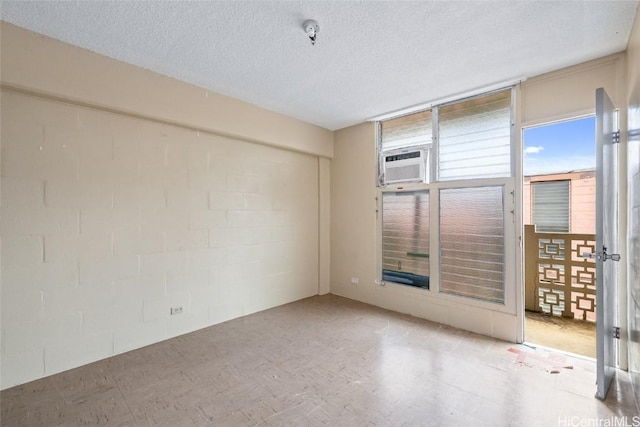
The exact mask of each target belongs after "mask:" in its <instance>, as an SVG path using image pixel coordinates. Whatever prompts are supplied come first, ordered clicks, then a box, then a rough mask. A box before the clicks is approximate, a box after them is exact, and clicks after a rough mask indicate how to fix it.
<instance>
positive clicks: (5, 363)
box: [1, 91, 319, 388]
mask: <svg viewBox="0 0 640 427" xmlns="http://www.w3.org/2000/svg"><path fill="white" fill-rule="evenodd" d="M1 107H2V134H1V137H2V151H3V156H2V211H1V213H2V224H1V233H2V246H3V252H2V265H1V267H2V322H1V324H2V337H3V342H2V344H3V345H2V357H1V363H2V364H1V372H2V387H3V388H6V387H9V386H12V385H15V384H19V383H22V382H25V381H29V380H33V379H36V378H39V377H42V376H45V375H50V374H54V373H57V372H60V371H63V370H66V369H70V368H74V367H76V366H79V365H82V364H85V363H89V362H92V361H95V360H99V359H102V358H105V357H108V356H111V355H114V354H118V353H121V352H124V351H128V350H131V349H134V348H139V347H141V346H144V345H148V344H151V343H154V342H158V341H161V340H164V339H167V338H170V337H173V336H177V335H180V334H183V333H186V332H190V331H193V330H196V329H199V328H203V327H206V326H209V325H212V324H215V323H219V322H223V321H226V320H229V319H232V318H235V317H238V316H242V315H245V314H248V313H252V312H256V311H260V310H264V309H266V308H270V307H274V306H277V305H280V304H284V303H287V302H291V301H294V300H297V299H301V298H305V297H309V296H312V295H315V294H317V292H318V275H319V273H318V230H319V222H318V212H319V209H318V203H319V202H318V200H319V198H318V188H319V183H318V159H317V157H314V156H310V155H306V154H301V153H295V152H292V151H288V150H282V149H278V148H273V147H268V146H264V145H260V144H254V143H249V142H243V141H238V140H233V139H229V138H224V137H219V136H215V135H209V134H205V133H201V132H196V131H191V130H186V129H183V128H178V127H174V126H169V125H164V124H159V123H155V122H150V121H146V120H141V119H137V118H131V117H128V116H124V115H118V114H113V113H107V112H103V111H99V110H92V109H89V108H85V107H78V106H75V105H72V104H63V103H60V102H56V101H50V100H43V99H41V98H37V97H31V96H26V95H23V94H17V93H11V92H6V91H3V92H2V106H1ZM174 306H181V307H183V309H184V313H182V314H179V315H174V316H170V307H174Z"/></svg>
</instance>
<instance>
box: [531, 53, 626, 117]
mask: <svg viewBox="0 0 640 427" xmlns="http://www.w3.org/2000/svg"><path fill="white" fill-rule="evenodd" d="M623 66H624V55H623V54H616V55H611V56H608V57H605V58H601V59H597V60H595V61H590V62H587V63H584V64H579V65H576V66H573V67H568V68H564V69H562V70H558V71H554V72H551V73H547V74H543V75H541V76H537V77H533V78H530V79H529V80H527V81H525V82H524V83H522V98H523V102H522V104H521V108H522V110H521V112H520V113H521V118H522V119H521V120H522V125H526V126H529V125H533V124H540V123H545V122H551V121H556V120H564V119H570V118H575V117H577V116H580V115H586V114H594V113H595V101H594V100H595V91H596V89H597V88H599V87H604V88H605V90H606V91H607V93H608V94H609V96H610V97H611V99H612V100H613V101H614V103H616V105H622V103H623V99H624V96H623V94H622V88H623V85H622V84H621V83H622V82H623V72H624V68H623Z"/></svg>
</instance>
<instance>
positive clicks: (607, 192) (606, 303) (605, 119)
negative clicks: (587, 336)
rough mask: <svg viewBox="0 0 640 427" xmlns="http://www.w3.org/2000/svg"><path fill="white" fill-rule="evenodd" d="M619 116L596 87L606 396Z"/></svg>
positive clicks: (600, 346)
mask: <svg viewBox="0 0 640 427" xmlns="http://www.w3.org/2000/svg"><path fill="white" fill-rule="evenodd" d="M619 135H620V134H619V132H618V124H617V116H616V112H615V108H614V106H613V103H612V102H611V100H610V99H609V97H608V96H607V93H606V92H605V90H604V89H603V88H600V89H597V90H596V307H597V308H596V311H597V314H596V321H597V339H596V342H597V345H596V357H597V382H598V387H597V394H596V397H598V398H599V399H604V398H605V397H607V392H608V391H609V386H610V385H611V380H612V379H613V376H614V374H615V368H616V338H617V331H618V329H617V328H616V317H617V311H616V310H617V293H616V289H617V285H618V284H617V263H616V262H614V261H619V260H620V255H618V254H617V252H618V174H617V167H618V165H617V161H618V156H617V154H618V152H617V150H618V140H619Z"/></svg>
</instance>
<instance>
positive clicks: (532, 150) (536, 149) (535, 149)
mask: <svg viewBox="0 0 640 427" xmlns="http://www.w3.org/2000/svg"><path fill="white" fill-rule="evenodd" d="M542 150H544V147H542V146H540V145H538V146H537V147H536V146H534V147H524V154H538V153H539V152H541V151H542Z"/></svg>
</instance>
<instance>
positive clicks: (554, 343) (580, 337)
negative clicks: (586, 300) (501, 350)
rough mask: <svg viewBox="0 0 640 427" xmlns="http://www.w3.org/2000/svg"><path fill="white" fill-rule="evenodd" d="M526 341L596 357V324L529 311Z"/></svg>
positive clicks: (526, 323)
mask: <svg viewBox="0 0 640 427" xmlns="http://www.w3.org/2000/svg"><path fill="white" fill-rule="evenodd" d="M525 319H526V322H525V330H524V334H525V341H526V342H528V343H531V344H537V345H540V346H544V347H549V348H555V349H558V350H562V351H567V352H569V353H575V354H580V355H582V356H587V357H593V358H595V357H596V324H595V323H593V322H587V321H583V320H573V319H567V318H564V317H558V316H550V315H548V314H544V313H535V312H530V311H527V312H526V314H525Z"/></svg>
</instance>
